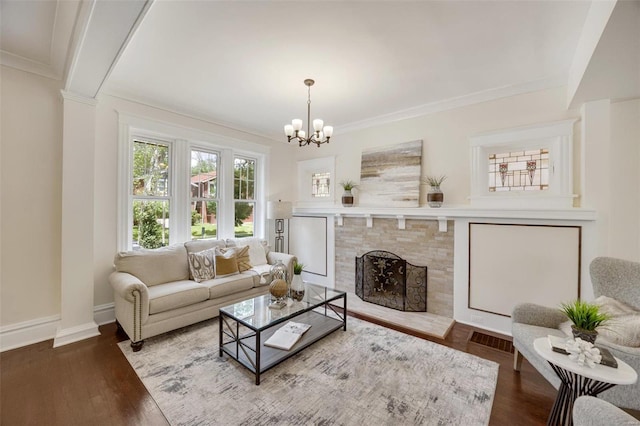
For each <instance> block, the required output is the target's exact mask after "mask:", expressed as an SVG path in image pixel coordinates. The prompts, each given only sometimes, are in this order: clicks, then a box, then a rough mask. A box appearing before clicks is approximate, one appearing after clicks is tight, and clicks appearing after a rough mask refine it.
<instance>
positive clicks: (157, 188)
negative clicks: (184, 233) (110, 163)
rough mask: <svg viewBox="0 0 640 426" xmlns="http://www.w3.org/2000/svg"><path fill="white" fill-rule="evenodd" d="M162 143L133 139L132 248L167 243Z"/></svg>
mask: <svg viewBox="0 0 640 426" xmlns="http://www.w3.org/2000/svg"><path fill="white" fill-rule="evenodd" d="M169 154H170V147H169V145H168V144H166V143H160V142H152V141H142V140H135V141H134V142H133V150H132V163H131V164H132V166H133V178H132V185H131V195H132V209H133V210H132V213H133V223H132V229H131V235H132V238H133V241H132V246H133V247H134V248H138V247H143V248H158V247H162V246H166V245H167V244H169V205H170V204H169V203H170V201H171V200H170V197H169V169H170V163H169V157H170V155H169Z"/></svg>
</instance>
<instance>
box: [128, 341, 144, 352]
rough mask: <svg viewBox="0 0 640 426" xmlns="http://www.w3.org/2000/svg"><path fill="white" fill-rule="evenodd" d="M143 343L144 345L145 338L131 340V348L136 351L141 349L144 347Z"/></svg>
mask: <svg viewBox="0 0 640 426" xmlns="http://www.w3.org/2000/svg"><path fill="white" fill-rule="evenodd" d="M142 345H144V340H140V341H139V342H131V349H133V351H134V352H138V351H139V350H140V349H142Z"/></svg>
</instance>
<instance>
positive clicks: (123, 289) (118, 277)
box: [109, 272, 149, 304]
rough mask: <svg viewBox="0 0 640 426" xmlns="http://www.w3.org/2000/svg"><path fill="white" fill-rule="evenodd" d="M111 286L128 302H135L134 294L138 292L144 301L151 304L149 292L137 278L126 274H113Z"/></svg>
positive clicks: (110, 276) (110, 277) (110, 280)
mask: <svg viewBox="0 0 640 426" xmlns="http://www.w3.org/2000/svg"><path fill="white" fill-rule="evenodd" d="M109 284H111V288H113V291H114V292H115V293H117V294H118V295H119V296H120V297H122V298H123V299H125V300H126V301H128V302H131V303H133V302H134V301H135V297H134V292H135V291H138V292H139V293H140V295H141V296H142V299H146V301H147V304H149V290H148V289H147V286H146V285H145V284H144V283H143V282H142V281H140V280H139V279H138V278H137V277H135V276H133V275H131V274H129V273H126V272H112V273H111V275H109Z"/></svg>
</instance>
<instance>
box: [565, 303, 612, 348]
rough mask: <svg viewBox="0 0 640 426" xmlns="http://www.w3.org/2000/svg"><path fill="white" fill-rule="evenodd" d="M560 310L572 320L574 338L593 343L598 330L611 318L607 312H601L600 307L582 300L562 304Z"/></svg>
mask: <svg viewBox="0 0 640 426" xmlns="http://www.w3.org/2000/svg"><path fill="white" fill-rule="evenodd" d="M560 310H561V311H562V312H563V313H564V314H565V315H566V316H567V318H569V319H570V320H571V322H572V323H573V324H572V325H571V331H572V333H573V337H574V338H575V337H580V338H581V339H582V340H586V341H588V342H591V343H593V342H594V341H595V339H596V336H597V335H598V331H597V330H596V329H597V328H598V327H599V326H601V325H603V324H604V323H605V322H607V321H608V320H609V319H610V318H611V317H610V316H609V315H608V314H606V313H605V312H600V307H599V306H598V305H594V304H592V303H587V302H584V301H582V300H575V301H573V302H571V303H562V304H561V305H560Z"/></svg>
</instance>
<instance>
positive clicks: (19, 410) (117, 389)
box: [0, 324, 556, 426]
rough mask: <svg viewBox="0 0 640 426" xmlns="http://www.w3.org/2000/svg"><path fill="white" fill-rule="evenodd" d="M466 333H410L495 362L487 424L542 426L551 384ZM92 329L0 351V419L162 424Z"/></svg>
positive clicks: (111, 340) (106, 336) (108, 341)
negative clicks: (58, 342) (68, 340)
mask: <svg viewBox="0 0 640 426" xmlns="http://www.w3.org/2000/svg"><path fill="white" fill-rule="evenodd" d="M382 325H384V324H382ZM473 330H474V329H473V328H471V327H468V326H465V325H462V324H456V325H455V326H454V327H453V330H452V331H451V332H450V333H449V336H448V337H447V339H446V340H441V339H436V338H429V337H427V336H419V335H418V337H422V338H426V339H428V340H432V341H434V342H437V343H440V344H443V345H446V346H449V347H452V348H454V349H458V350H461V351H464V352H467V353H470V354H474V355H477V356H480V357H482V358H486V359H489V360H492V361H495V362H497V363H499V364H500V371H499V375H498V386H497V390H496V395H495V399H494V402H493V411H492V414H491V424H492V425H513V424H518V425H520V426H526V425H542V424H545V422H546V419H547V415H548V413H549V411H550V409H551V406H552V405H553V401H554V398H555V394H556V391H555V389H554V388H553V387H552V386H551V385H549V384H548V383H547V381H546V380H545V379H544V378H542V376H541V375H540V374H538V373H537V372H536V371H535V370H534V369H533V368H532V367H531V366H530V365H529V364H528V363H527V362H526V361H525V362H524V363H523V368H522V371H521V372H520V373H516V372H514V371H513V369H512V355H511V354H509V353H506V352H501V351H498V350H496V349H492V348H488V347H485V346H481V345H478V344H475V343H468V338H469V335H470V333H471V332H472V331H473ZM100 331H101V333H102V335H101V336H98V337H94V338H91V339H87V340H84V341H82V342H78V343H74V344H70V345H66V346H62V347H59V348H56V349H53V348H52V341H51V340H49V341H46V342H42V343H38V344H35V345H31V346H27V347H24V348H19V349H15V350H12V351H7V352H4V353H2V354H1V355H0V370H1V374H2V382H1V389H0V396H1V403H0V419H1V422H0V424H2V425H3V426H4V425H6V426H13V425H38V426H39V425H65V426H66V425H83V426H84V425H153V426H155V425H166V424H168V423H167V421H166V419H165V418H164V416H163V415H162V412H161V411H160V409H159V408H158V406H157V405H156V403H155V401H154V400H153V399H152V398H151V396H150V395H149V393H148V392H147V391H146V389H145V387H144V386H143V384H142V382H141V381H140V380H139V379H138V377H137V376H136V373H135V372H134V371H133V369H132V368H131V366H130V365H129V363H128V362H127V360H126V358H125V357H124V355H123V354H122V352H121V351H120V349H119V348H118V347H117V343H118V342H119V341H122V340H125V339H126V338H127V337H126V335H124V334H123V333H121V332H120V333H118V332H116V326H115V324H108V325H104V326H101V327H100ZM412 334H414V335H416V334H415V333H412ZM143 350H144V349H143Z"/></svg>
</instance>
